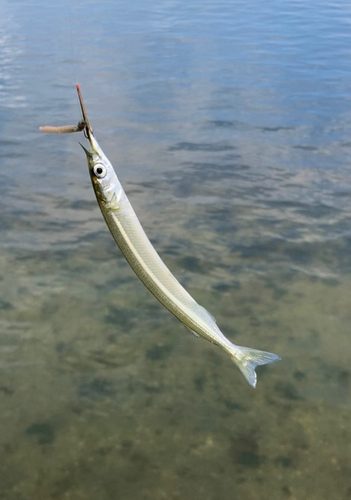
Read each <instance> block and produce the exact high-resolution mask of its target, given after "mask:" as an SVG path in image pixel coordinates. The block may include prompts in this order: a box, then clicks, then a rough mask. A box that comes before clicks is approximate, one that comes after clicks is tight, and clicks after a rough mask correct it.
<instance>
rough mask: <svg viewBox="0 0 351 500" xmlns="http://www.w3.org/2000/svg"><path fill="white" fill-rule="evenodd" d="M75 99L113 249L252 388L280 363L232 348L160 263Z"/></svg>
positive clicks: (255, 352)
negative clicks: (259, 370)
mask: <svg viewBox="0 0 351 500" xmlns="http://www.w3.org/2000/svg"><path fill="white" fill-rule="evenodd" d="M76 89H77V92H78V99H79V103H80V108H81V111H82V115H83V120H82V123H84V124H85V126H84V135H85V137H86V138H87V139H88V141H89V145H90V149H89V150H88V149H86V148H85V147H84V146H83V145H82V144H81V146H82V148H83V150H84V151H85V154H86V157H87V162H88V168H89V174H90V179H91V182H92V186H93V190H94V193H95V196H96V200H97V203H98V205H99V207H100V210H101V213H102V215H103V218H104V219H105V222H106V224H107V227H108V228H109V230H110V232H111V234H112V237H113V238H114V240H115V242H116V243H117V246H118V247H119V249H120V251H121V252H122V254H123V255H124V257H125V259H126V260H127V262H128V263H129V265H130V267H131V268H132V270H133V271H134V272H135V274H136V275H137V277H138V278H139V279H140V280H141V281H142V283H143V284H144V285H145V286H146V288H147V289H148V290H149V291H150V292H151V293H152V294H153V295H154V296H155V297H156V299H157V300H158V301H159V302H160V303H161V304H162V305H163V306H164V307H165V308H166V309H168V311H170V312H171V313H172V314H173V315H174V316H175V317H176V318H177V319H178V320H179V321H180V322H181V323H182V324H183V325H184V326H185V327H186V328H187V329H188V330H190V332H192V333H193V334H194V335H195V336H196V337H202V338H204V339H206V340H207V341H209V342H210V343H212V344H214V345H216V346H218V347H220V348H221V349H223V351H225V352H226V353H227V354H228V355H229V356H230V358H231V359H232V361H233V362H234V363H235V364H236V365H237V366H238V368H239V369H240V371H241V372H242V374H243V375H244V377H245V379H246V380H247V382H248V383H249V384H250V385H251V386H252V387H256V383H257V375H256V371H255V369H256V367H257V366H259V365H265V364H268V363H273V362H275V361H278V360H280V359H281V358H280V357H279V356H278V355H276V354H273V353H270V352H266V351H261V350H257V349H253V348H250V347H243V346H239V345H236V344H233V343H232V342H231V341H230V340H229V339H228V338H227V337H225V335H224V334H223V333H222V332H221V330H220V329H219V327H218V325H217V322H216V320H215V318H214V317H213V316H212V314H211V313H210V312H209V311H207V310H206V309H205V308H204V307H203V306H201V305H200V304H198V303H197V302H196V301H195V299H194V298H193V297H192V296H191V295H190V294H189V293H188V292H187V291H186V290H185V288H184V287H183V286H182V285H181V284H180V283H179V281H178V280H177V279H176V278H175V277H174V276H173V274H172V272H171V271H170V270H169V269H168V267H167V266H166V264H165V263H164V262H163V260H162V259H161V257H160V256H159V254H158V253H157V251H156V250H155V248H154V246H153V245H152V243H151V242H150V240H149V238H148V237H147V235H146V233H145V231H144V229H143V227H142V225H141V223H140V221H139V219H138V217H137V215H136V213H135V211H134V209H133V207H132V205H131V203H130V201H129V199H128V197H127V195H126V193H125V191H124V189H123V186H122V184H121V182H120V181H119V179H118V177H117V174H116V172H115V170H114V168H113V166H112V164H111V162H110V161H109V160H108V158H107V157H106V155H105V154H104V152H103V151H102V149H101V147H100V146H99V143H98V142H97V140H96V138H95V136H94V133H93V129H92V127H91V125H90V121H89V119H88V115H87V112H86V108H85V104H84V101H83V97H82V94H81V90H80V86H79V85H78V84H77V85H76Z"/></svg>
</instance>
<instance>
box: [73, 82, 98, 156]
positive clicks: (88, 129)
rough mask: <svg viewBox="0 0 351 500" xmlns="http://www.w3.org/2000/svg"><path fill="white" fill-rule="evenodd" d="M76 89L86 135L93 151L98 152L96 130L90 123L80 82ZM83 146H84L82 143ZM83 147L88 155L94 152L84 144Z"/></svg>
mask: <svg viewBox="0 0 351 500" xmlns="http://www.w3.org/2000/svg"><path fill="white" fill-rule="evenodd" d="M76 89H77V93H78V99H79V104H80V109H81V110H82V115H83V121H84V123H85V127H84V135H85V137H86V138H87V139H88V141H89V143H90V147H91V149H92V151H93V153H97V151H96V148H95V140H94V132H93V129H92V127H91V125H90V121H89V118H88V114H87V110H86V107H85V104H84V100H83V96H82V93H81V91H80V86H79V84H78V83H77V84H76ZM81 146H82V144H81ZM82 148H83V149H84V151H85V153H86V155H87V156H88V157H89V156H91V155H92V153H91V152H90V151H88V150H87V149H86V148H85V147H84V146H82Z"/></svg>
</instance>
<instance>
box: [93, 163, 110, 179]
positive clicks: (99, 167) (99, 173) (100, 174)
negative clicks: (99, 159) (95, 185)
mask: <svg viewBox="0 0 351 500" xmlns="http://www.w3.org/2000/svg"><path fill="white" fill-rule="evenodd" d="M93 173H94V175H95V177H97V178H98V179H103V178H104V177H105V175H106V174H107V170H106V167H105V166H104V165H103V164H102V163H97V164H96V165H94V167H93Z"/></svg>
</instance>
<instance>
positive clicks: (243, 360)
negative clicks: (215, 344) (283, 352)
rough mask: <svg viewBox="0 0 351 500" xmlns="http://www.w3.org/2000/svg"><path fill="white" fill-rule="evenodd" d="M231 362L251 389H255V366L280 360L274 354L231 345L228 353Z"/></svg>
mask: <svg viewBox="0 0 351 500" xmlns="http://www.w3.org/2000/svg"><path fill="white" fill-rule="evenodd" d="M230 356H231V358H232V361H233V362H234V363H235V364H236V365H237V366H238V367H239V369H240V371H241V373H242V374H243V375H244V377H245V378H246V380H247V381H248V383H249V384H250V385H251V387H256V382H257V375H256V372H255V368H256V366H259V365H266V364H268V363H274V362H275V361H279V360H280V359H281V358H280V357H279V356H277V355H276V354H273V353H271V352H266V351H259V350H257V349H252V348H251V347H242V346H237V345H234V344H233V349H232V351H231V353H230Z"/></svg>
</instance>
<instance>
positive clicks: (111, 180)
mask: <svg viewBox="0 0 351 500" xmlns="http://www.w3.org/2000/svg"><path fill="white" fill-rule="evenodd" d="M77 92H78V97H79V102H80V106H81V110H82V114H83V120H84V122H85V129H84V132H85V136H86V138H87V139H88V141H89V145H90V150H88V149H86V148H85V147H84V146H83V145H82V144H81V146H82V148H83V150H84V151H85V154H86V157H87V161H88V166H89V173H90V178H91V181H92V184H93V188H94V191H95V194H96V196H97V198H98V200H99V201H101V202H103V203H105V204H108V205H110V208H113V206H112V203H114V204H116V202H118V201H119V199H120V198H121V196H122V193H123V188H122V186H121V183H120V182H119V179H118V177H117V175H116V172H115V170H114V168H113V166H112V164H111V162H110V160H109V159H108V158H107V157H106V155H105V154H104V152H103V151H102V149H101V147H100V146H99V143H98V141H97V140H96V139H95V137H94V133H93V129H92V128H91V125H90V122H89V119H88V115H87V112H86V109H85V105H84V101H83V98H82V95H81V92H80V88H79V85H77Z"/></svg>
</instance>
